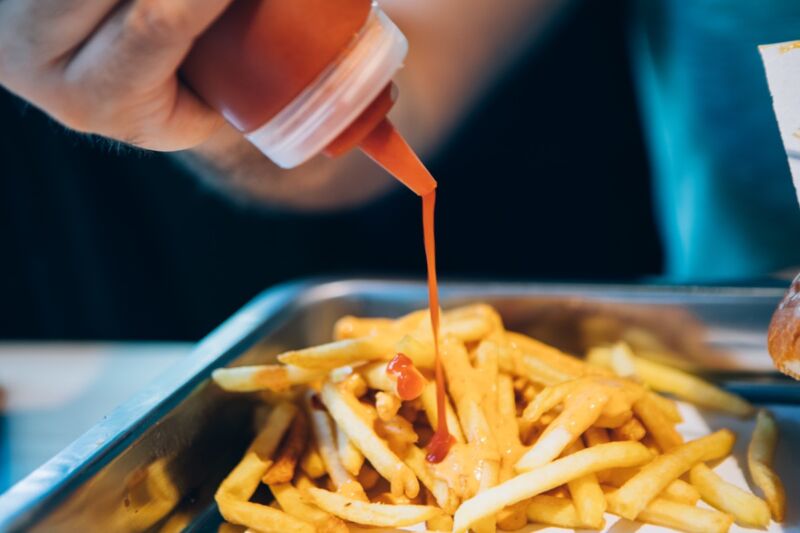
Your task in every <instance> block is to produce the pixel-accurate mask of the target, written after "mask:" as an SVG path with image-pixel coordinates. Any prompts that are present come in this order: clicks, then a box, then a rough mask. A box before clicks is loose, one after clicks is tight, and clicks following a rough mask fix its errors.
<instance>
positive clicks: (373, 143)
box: [360, 119, 455, 463]
mask: <svg viewBox="0 0 800 533" xmlns="http://www.w3.org/2000/svg"><path fill="white" fill-rule="evenodd" d="M360 147H361V150H362V151H363V152H364V153H365V154H367V155H368V156H369V157H371V158H372V159H373V160H374V161H375V162H376V163H378V164H379V165H380V166H382V167H383V168H385V169H386V170H387V171H388V172H389V173H391V174H392V175H393V176H394V177H396V178H397V179H398V180H400V181H401V182H402V183H403V184H404V185H406V186H407V187H408V188H409V189H411V190H412V191H414V192H415V193H416V194H418V195H419V196H421V197H422V226H423V234H424V240H425V258H426V261H427V266H428V306H429V308H430V315H431V328H432V330H433V347H434V350H435V353H436V414H437V424H436V430H435V432H434V434H433V438H432V439H431V442H430V444H428V454H427V456H426V458H427V460H428V461H429V462H431V463H439V462H441V461H443V460H444V458H445V457H447V452H449V451H450V447H451V446H452V445H453V443H454V442H455V439H454V438H453V436H452V435H451V434H450V432H449V431H448V430H447V416H446V411H445V387H444V370H443V369H442V362H441V359H440V356H439V288H438V284H437V281H436V241H435V239H434V231H433V214H434V210H435V208H436V180H435V179H433V176H431V174H430V172H428V169H426V168H425V165H423V164H422V162H421V161H420V160H419V158H418V157H417V155H416V154H415V153H414V150H412V149H411V147H410V146H408V143H407V142H406V141H405V139H403V137H402V135H400V133H398V131H397V130H396V129H395V128H394V126H393V125H392V123H391V122H389V120H388V119H384V120H383V121H381V122H380V123H379V124H378V126H377V127H376V128H375V129H374V130H373V131H372V132H371V133H370V134H369V135H368V136H367V137H366V138H365V139H364V140H363V141H362V142H361V145H360Z"/></svg>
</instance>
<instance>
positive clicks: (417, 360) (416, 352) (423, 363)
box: [395, 335, 436, 368]
mask: <svg viewBox="0 0 800 533" xmlns="http://www.w3.org/2000/svg"><path fill="white" fill-rule="evenodd" d="M395 350H396V351H397V352H399V353H402V354H405V355H406V356H408V357H409V359H411V360H412V361H413V362H414V366H415V367H417V368H433V367H434V366H435V365H436V352H435V351H434V350H433V339H431V341H430V342H427V343H426V342H422V341H420V340H418V339H416V338H415V337H413V336H411V335H404V336H403V337H402V338H401V339H400V340H399V341H397V344H395Z"/></svg>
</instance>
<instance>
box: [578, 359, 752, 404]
mask: <svg viewBox="0 0 800 533" xmlns="http://www.w3.org/2000/svg"><path fill="white" fill-rule="evenodd" d="M587 360H588V361H589V362H590V363H592V364H595V365H599V366H603V367H609V366H610V364H611V353H610V351H609V350H608V349H605V348H596V349H592V350H590V351H589V355H588V356H587ZM634 361H635V363H636V375H638V376H639V377H640V378H641V379H642V381H643V382H644V383H646V384H647V385H649V386H650V387H652V388H653V389H655V390H657V391H659V392H666V393H669V394H673V395H675V396H677V397H678V398H683V399H685V400H688V401H690V402H692V403H695V404H697V405H701V406H703V407H707V408H709V409H715V410H717V411H722V412H725V413H731V414H733V415H736V416H741V417H746V416H751V415H752V414H753V412H754V409H753V406H752V405H750V403H749V402H748V401H747V400H745V399H744V398H742V397H741V396H737V395H736V394H732V393H730V392H726V391H724V390H722V389H720V388H719V387H717V386H716V385H712V384H711V383H709V382H707V381H705V380H702V379H700V378H698V377H697V376H693V375H692V374H688V373H686V372H684V371H682V370H678V369H675V368H671V367H668V366H666V365H662V364H659V363H655V362H653V361H648V360H646V359H642V358H640V357H636V358H635V359H634Z"/></svg>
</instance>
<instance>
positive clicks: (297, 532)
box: [217, 495, 317, 533]
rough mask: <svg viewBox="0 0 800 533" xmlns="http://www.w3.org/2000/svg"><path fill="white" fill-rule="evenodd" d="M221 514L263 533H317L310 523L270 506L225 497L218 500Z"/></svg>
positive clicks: (226, 518) (229, 519)
mask: <svg viewBox="0 0 800 533" xmlns="http://www.w3.org/2000/svg"><path fill="white" fill-rule="evenodd" d="M217 504H218V505H219V512H220V514H222V517H223V518H225V520H227V521H228V522H232V523H234V524H239V525H243V526H246V527H248V528H252V529H256V528H258V529H257V531H259V532H261V533H316V531H317V528H316V527H314V525H313V524H311V523H310V522H306V521H305V520H300V519H298V518H295V517H293V516H291V515H289V514H288V513H285V512H283V511H281V510H279V509H275V508H274V507H270V506H268V505H261V504H259V503H252V502H248V501H241V500H237V499H234V498H231V497H230V496H228V495H223V496H220V497H218V498H217Z"/></svg>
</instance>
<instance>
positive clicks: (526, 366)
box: [512, 351, 578, 386]
mask: <svg viewBox="0 0 800 533" xmlns="http://www.w3.org/2000/svg"><path fill="white" fill-rule="evenodd" d="M512 354H513V356H514V375H516V376H522V377H524V378H525V379H527V380H529V381H531V382H533V383H538V384H540V385H545V386H547V385H558V384H559V383H563V382H565V381H571V380H573V379H575V378H576V377H578V376H575V375H573V374H570V373H567V372H564V371H563V370H561V369H559V368H556V367H553V366H550V365H549V364H547V363H546V362H545V361H542V360H540V359H538V358H536V357H533V356H532V355H528V354H525V353H522V352H520V351H512Z"/></svg>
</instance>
